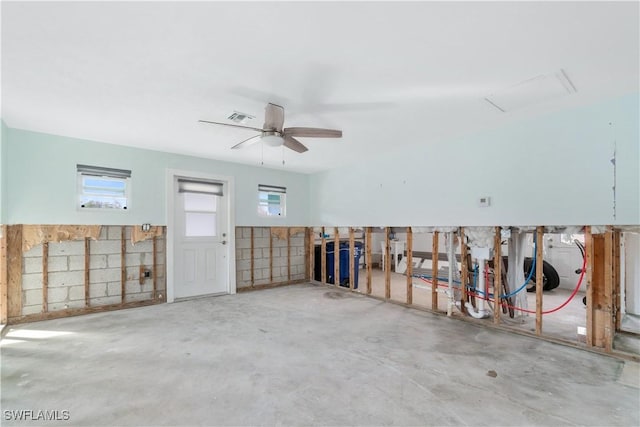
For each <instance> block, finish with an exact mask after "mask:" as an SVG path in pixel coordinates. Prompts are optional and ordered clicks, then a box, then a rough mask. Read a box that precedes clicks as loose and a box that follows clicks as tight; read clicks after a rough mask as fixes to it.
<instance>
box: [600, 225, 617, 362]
mask: <svg viewBox="0 0 640 427" xmlns="http://www.w3.org/2000/svg"><path fill="white" fill-rule="evenodd" d="M602 314H603V316H602V328H603V335H604V349H605V351H607V352H611V350H612V349H613V335H614V327H615V326H614V325H615V324H614V319H613V231H612V230H611V226H607V229H606V231H605V234H604V304H603V307H602Z"/></svg>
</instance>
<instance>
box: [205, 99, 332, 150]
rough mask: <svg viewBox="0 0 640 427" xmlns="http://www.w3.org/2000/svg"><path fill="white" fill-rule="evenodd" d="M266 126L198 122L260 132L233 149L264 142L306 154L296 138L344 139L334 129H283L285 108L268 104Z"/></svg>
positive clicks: (305, 148)
mask: <svg viewBox="0 0 640 427" xmlns="http://www.w3.org/2000/svg"><path fill="white" fill-rule="evenodd" d="M264 111H265V114H264V125H263V126H262V129H261V128H254V127H251V126H242V125H234V124H231V123H220V122H212V121H209V120H198V121H199V122H201V123H209V124H213V125H222V126H232V127H236V128H242V129H251V130H255V131H258V132H260V135H256V136H252V137H251V138H249V139H245V140H244V141H242V142H240V143H238V144H236V145H234V146H233V147H231V148H232V149H234V148H242V147H246V146H249V145H251V144H253V143H254V142H257V141H260V140H261V141H263V142H265V143H266V144H267V145H271V146H274V147H278V146H280V145H284V146H285V147H287V148H290V149H291V150H293V151H297V152H298V153H304V152H305V151H307V150H308V148H307V147H305V146H304V145H303V144H302V143H301V142H300V141H298V140H297V139H295V138H294V137H301V138H342V131H341V130H334V129H320V128H307V127H293V128H283V127H282V126H283V125H284V108H283V107H281V106H280V105H276V104H272V103H268V104H267V106H266V107H265V109H264Z"/></svg>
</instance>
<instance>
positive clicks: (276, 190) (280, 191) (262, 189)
mask: <svg viewBox="0 0 640 427" xmlns="http://www.w3.org/2000/svg"><path fill="white" fill-rule="evenodd" d="M262 193H266V194H267V198H268V196H269V195H272V194H273V195H276V194H277V195H279V196H280V212H281V213H280V215H271V214H269V213H268V212H267V213H265V212H263V211H262V209H260V208H261V207H262V201H261V200H260V195H261V194H262ZM257 210H258V216H260V217H262V218H286V217H287V188H286V187H278V186H273V185H264V184H258V206H257Z"/></svg>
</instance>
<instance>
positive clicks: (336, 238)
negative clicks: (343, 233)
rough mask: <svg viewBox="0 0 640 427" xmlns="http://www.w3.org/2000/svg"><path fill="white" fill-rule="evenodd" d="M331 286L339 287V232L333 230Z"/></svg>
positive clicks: (336, 228) (336, 229)
mask: <svg viewBox="0 0 640 427" xmlns="http://www.w3.org/2000/svg"><path fill="white" fill-rule="evenodd" d="M333 232H334V233H335V235H334V236H333V284H334V285H336V286H340V231H339V230H338V227H334V228H333Z"/></svg>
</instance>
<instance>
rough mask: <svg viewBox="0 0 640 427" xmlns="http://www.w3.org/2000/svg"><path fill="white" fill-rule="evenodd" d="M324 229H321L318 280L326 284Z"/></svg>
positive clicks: (325, 240) (325, 241)
mask: <svg viewBox="0 0 640 427" xmlns="http://www.w3.org/2000/svg"><path fill="white" fill-rule="evenodd" d="M324 236H325V234H324V227H322V240H321V242H320V267H321V269H322V271H320V279H321V282H322V283H327V239H326V238H325V237H324Z"/></svg>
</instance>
